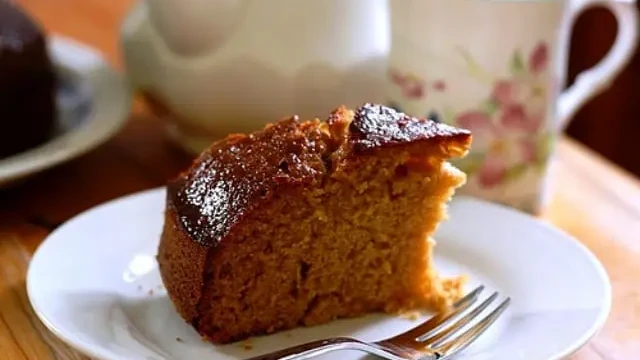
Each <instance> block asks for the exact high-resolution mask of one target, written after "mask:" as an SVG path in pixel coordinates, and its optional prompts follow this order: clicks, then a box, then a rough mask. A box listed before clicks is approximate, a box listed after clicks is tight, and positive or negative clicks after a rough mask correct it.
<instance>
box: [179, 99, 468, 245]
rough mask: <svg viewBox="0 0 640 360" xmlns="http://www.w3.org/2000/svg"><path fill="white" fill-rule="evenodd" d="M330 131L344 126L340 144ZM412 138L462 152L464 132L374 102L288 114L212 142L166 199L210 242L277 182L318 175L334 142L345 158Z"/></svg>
mask: <svg viewBox="0 0 640 360" xmlns="http://www.w3.org/2000/svg"><path fill="white" fill-rule="evenodd" d="M349 117H352V119H351V118H349ZM345 127H348V128H346V129H345ZM338 132H344V134H342V135H343V136H344V140H345V141H344V143H343V142H342V141H338V142H336V136H335V134H336V133H338ZM332 134H333V136H332ZM340 140H342V139H340ZM417 141H420V142H423V141H424V142H431V143H434V144H439V143H441V144H445V143H451V142H457V143H459V144H460V146H459V147H445V146H442V150H448V151H450V150H451V149H460V151H461V152H464V151H466V145H468V143H469V142H470V141H471V133H470V132H469V131H467V130H464V129H459V128H454V127H451V126H449V125H445V124H441V123H437V122H434V121H431V120H426V119H416V118H411V117H409V116H407V115H405V114H403V113H401V112H398V111H396V110H394V109H392V108H389V107H386V106H382V105H374V104H364V105H363V106H361V107H360V108H358V109H357V110H356V111H355V114H353V113H350V112H349V111H348V110H347V109H346V108H344V107H341V108H338V109H336V110H335V111H333V112H332V114H331V115H330V117H329V120H328V121H327V122H320V121H319V120H312V121H306V122H301V121H300V120H299V119H298V118H297V117H292V118H290V119H286V120H281V121H279V122H277V123H275V124H270V125H267V127H266V128H265V129H264V130H263V131H258V132H255V133H253V134H249V135H242V134H236V135H231V136H229V137H227V138H226V139H224V140H221V141H219V142H217V143H215V144H213V145H212V146H211V148H209V149H208V150H206V151H205V152H204V153H203V154H202V155H201V156H200V157H199V158H198V159H197V160H196V161H195V162H194V164H193V165H192V167H191V169H190V170H189V171H187V172H185V173H183V174H181V175H180V176H179V177H178V178H177V179H175V180H174V181H172V182H170V183H169V186H168V191H169V194H168V202H169V204H170V205H171V206H172V207H173V208H174V209H175V210H176V213H177V216H178V219H177V220H178V222H179V223H181V224H182V226H183V228H184V229H185V231H186V232H187V233H188V234H189V236H190V237H191V238H192V239H193V240H194V241H196V242H198V243H199V244H201V245H203V246H215V245H217V244H218V243H220V241H222V240H223V239H224V238H225V237H226V236H227V235H229V232H230V231H231V230H232V228H233V227H234V226H235V225H236V224H238V223H240V222H241V220H242V218H243V217H245V216H246V215H247V214H248V213H250V212H251V210H252V209H253V208H255V207H256V206H259V205H260V204H261V203H263V202H265V201H268V200H269V199H270V197H271V196H272V194H273V193H274V191H276V189H278V188H279V187H282V186H304V185H313V184H314V183H318V182H320V181H322V179H323V177H324V176H325V175H326V174H327V173H328V171H329V170H330V169H328V166H330V165H329V163H330V159H329V158H328V156H329V155H330V154H331V153H332V152H333V151H335V150H336V148H337V147H338V146H341V147H342V148H344V149H345V150H344V151H346V152H347V154H343V156H348V155H349V154H348V153H354V154H360V153H364V152H367V151H372V150H375V149H376V148H386V147H393V146H397V145H401V144H407V143H414V142H417ZM465 144H466V145H465ZM458 155H461V153H452V154H443V157H445V158H448V157H452V156H458Z"/></svg>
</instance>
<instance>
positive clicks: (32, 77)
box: [0, 0, 56, 158]
mask: <svg viewBox="0 0 640 360" xmlns="http://www.w3.org/2000/svg"><path fill="white" fill-rule="evenodd" d="M55 86H56V76H55V73H54V70H53V66H52V64H51V61H50V59H49V55H48V53H47V46H46V40H45V35H44V32H43V31H42V29H41V28H40V27H39V26H38V25H37V24H36V23H35V22H34V21H33V20H32V19H31V18H30V17H29V16H28V15H27V14H26V13H25V11H24V10H23V9H21V8H20V7H18V5H17V4H14V3H13V2H12V1H9V0H0V114H2V115H0V158H2V157H6V156H9V155H12V154H15V153H18V152H21V151H24V150H27V149H29V148H31V147H34V146H36V145H39V144H41V143H43V142H44V141H46V140H47V139H48V138H49V137H50V136H51V134H52V132H53V130H54V127H55V122H56V119H55V116H56V106H55Z"/></svg>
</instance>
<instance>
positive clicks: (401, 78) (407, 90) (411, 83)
mask: <svg viewBox="0 0 640 360" xmlns="http://www.w3.org/2000/svg"><path fill="white" fill-rule="evenodd" d="M389 76H390V77H391V81H392V82H393V83H394V84H396V85H397V86H398V87H399V88H400V90H401V91H402V95H403V96H405V97H407V98H409V99H414V100H417V99H425V98H426V97H427V89H428V88H429V87H430V88H431V89H433V90H434V91H445V90H446V84H445V82H444V81H442V80H434V81H427V80H425V79H422V78H420V77H419V76H417V75H414V74H411V73H408V74H403V73H401V72H400V71H398V70H396V69H391V70H389Z"/></svg>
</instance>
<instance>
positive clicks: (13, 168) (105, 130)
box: [0, 34, 133, 187]
mask: <svg viewBox="0 0 640 360" xmlns="http://www.w3.org/2000/svg"><path fill="white" fill-rule="evenodd" d="M47 48H48V51H49V54H50V57H51V61H52V63H53V66H54V68H55V69H56V71H57V72H58V71H64V72H69V73H72V74H76V75H79V76H81V77H82V78H83V80H84V81H86V83H87V85H88V87H89V89H90V90H91V99H92V100H93V101H94V102H93V105H94V107H93V108H92V111H91V112H90V113H89V115H88V116H87V121H86V122H85V123H83V124H82V125H80V126H78V127H77V128H74V129H72V130H71V131H69V132H66V133H64V134H62V135H60V136H56V137H54V138H52V139H50V140H48V141H46V142H44V143H42V144H40V145H38V146H35V147H32V148H30V149H28V150H25V151H22V152H20V153H17V154H14V155H11V156H9V157H6V158H3V159H0V187H2V186H3V185H5V184H9V183H11V182H13V181H17V180H19V179H21V178H25V177H28V176H30V175H33V174H36V173H38V172H41V171H44V170H46V169H49V168H52V167H55V166H56V165H59V164H61V163H64V162H66V161H68V160H71V159H73V158H76V157H78V156H81V155H83V154H85V153H87V152H89V151H91V150H93V149H95V148H96V147H98V146H99V145H101V144H103V143H104V142H106V141H107V140H108V139H110V138H111V137H113V136H114V135H115V134H116V133H117V132H118V131H119V130H120V129H121V128H122V127H123V126H124V124H125V123H126V122H127V120H128V114H129V113H130V112H131V109H132V102H133V101H132V100H133V95H132V94H133V92H132V90H131V89H130V87H129V85H128V84H127V81H126V79H125V77H124V76H123V75H121V74H119V73H118V72H116V71H115V70H114V69H113V68H112V67H110V66H109V64H108V63H107V62H106V60H105V58H104V56H103V55H102V54H101V53H100V52H99V51H98V50H96V49H95V48H93V47H91V46H89V45H87V44H84V43H81V42H79V41H77V40H74V39H72V38H70V37H66V36H63V35H59V34H51V35H49V36H48V38H47ZM104 89H117V91H115V92H114V91H113V90H112V91H111V93H110V95H111V96H110V98H111V100H108V99H106V98H105V94H103V93H99V94H96V93H95V90H104ZM105 100H107V101H105ZM104 109H108V112H109V113H110V116H104V115H103V113H104V111H105V110H104Z"/></svg>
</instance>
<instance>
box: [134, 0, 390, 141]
mask: <svg viewBox="0 0 640 360" xmlns="http://www.w3.org/2000/svg"><path fill="white" fill-rule="evenodd" d="M389 45H390V44H389V19H388V9H387V1H386V0H314V1H299V0H268V1H264V0H181V1H177V0H141V1H140V2H139V3H138V4H137V5H136V6H135V7H134V8H133V10H132V11H131V12H130V13H129V14H128V16H127V17H126V19H125V21H124V23H123V26H122V47H123V57H124V63H125V67H126V71H127V74H128V77H129V79H130V81H131V84H132V86H133V87H134V88H135V89H137V90H139V91H142V92H144V93H145V94H147V95H148V96H149V98H151V99H153V103H154V104H155V105H156V106H155V108H156V110H158V109H163V110H162V115H164V116H166V117H167V118H168V119H169V120H170V121H169V124H170V125H171V126H170V129H171V132H170V133H171V134H172V135H173V136H174V138H176V139H178V140H179V142H180V143H181V144H182V145H183V146H184V147H186V148H187V149H189V150H191V151H199V150H200V149H202V148H203V147H204V146H206V145H208V144H209V142H210V141H211V140H212V139H215V138H219V137H221V136H224V135H226V134H227V133H230V132H245V131H251V130H256V129H259V128H261V127H262V126H263V125H264V123H266V122H270V121H274V120H277V119H279V118H282V117H285V116H290V115H293V114H297V115H299V116H301V117H303V118H309V117H314V116H319V117H324V116H326V115H327V114H328V113H329V111H330V110H331V109H333V108H335V107H336V106H338V105H340V104H345V105H347V106H357V105H359V104H361V103H363V102H382V101H384V85H383V84H384V77H385V72H386V57H387V53H388V50H389Z"/></svg>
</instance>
